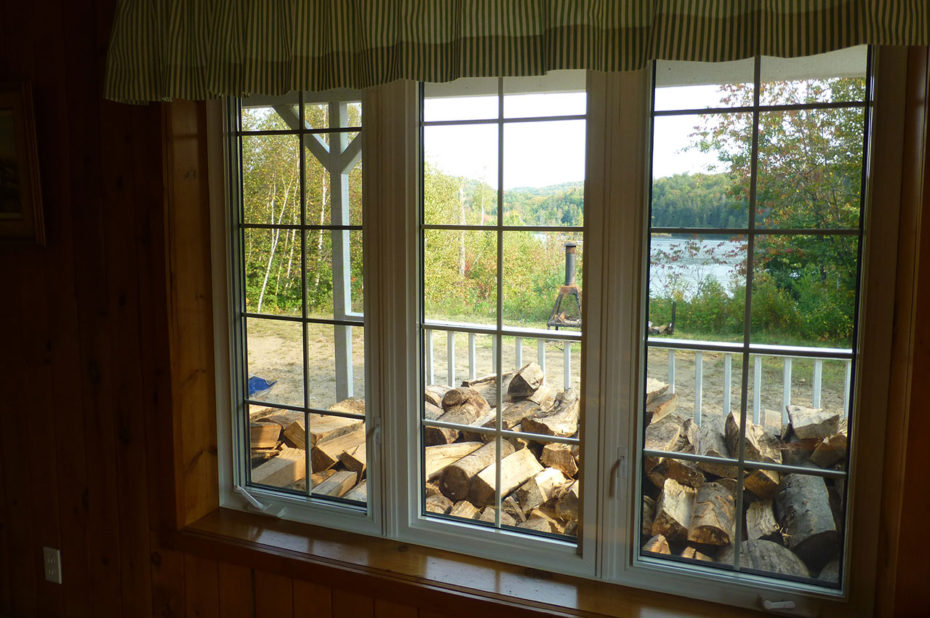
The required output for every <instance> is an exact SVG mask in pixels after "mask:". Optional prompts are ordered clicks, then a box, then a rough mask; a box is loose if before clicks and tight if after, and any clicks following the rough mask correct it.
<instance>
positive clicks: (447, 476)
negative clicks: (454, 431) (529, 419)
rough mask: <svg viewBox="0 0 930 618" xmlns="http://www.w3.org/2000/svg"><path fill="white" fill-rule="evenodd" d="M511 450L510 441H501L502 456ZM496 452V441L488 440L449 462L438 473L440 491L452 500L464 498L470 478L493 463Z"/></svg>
mask: <svg viewBox="0 0 930 618" xmlns="http://www.w3.org/2000/svg"><path fill="white" fill-rule="evenodd" d="M513 452H514V448H513V445H512V444H511V443H510V442H506V441H505V442H503V443H502V446H501V456H502V457H507V456H509V455H510V454H511V453H513ZM496 453H497V441H493V442H488V443H487V444H485V445H484V446H482V447H480V448H478V449H476V450H475V451H473V452H472V453H470V454H469V455H466V456H465V457H462V458H461V459H459V460H458V461H456V462H455V463H452V464H449V465H448V466H447V467H446V468H445V470H443V472H442V474H441V475H440V480H439V489H440V491H442V493H443V495H444V496H446V497H447V498H449V499H451V500H453V501H456V502H457V501H459V500H464V499H465V498H466V497H467V496H468V489H469V486H470V485H471V480H472V478H473V477H475V476H476V475H477V474H478V473H479V472H481V471H482V470H484V469H485V468H487V467H488V466H491V465H493V464H494V460H495V454H496Z"/></svg>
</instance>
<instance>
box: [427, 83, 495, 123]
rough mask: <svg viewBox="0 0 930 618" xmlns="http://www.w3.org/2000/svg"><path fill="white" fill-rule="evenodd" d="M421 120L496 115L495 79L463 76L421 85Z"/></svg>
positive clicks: (475, 117) (479, 118)
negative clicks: (422, 93)
mask: <svg viewBox="0 0 930 618" xmlns="http://www.w3.org/2000/svg"><path fill="white" fill-rule="evenodd" d="M423 90H424V100H423V120H424V121H425V122H432V121H439V120H446V121H448V120H483V119H490V118H497V117H498V97H497V78H496V77H487V78H477V79H476V78H473V77H469V78H464V79H457V80H455V81H451V82H446V83H442V84H424V85H423Z"/></svg>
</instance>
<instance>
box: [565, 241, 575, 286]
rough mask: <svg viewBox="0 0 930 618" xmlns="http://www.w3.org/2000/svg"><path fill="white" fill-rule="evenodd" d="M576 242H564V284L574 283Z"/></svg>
mask: <svg viewBox="0 0 930 618" xmlns="http://www.w3.org/2000/svg"><path fill="white" fill-rule="evenodd" d="M577 252H578V244H577V243H575V242H572V241H571V240H570V241H568V242H566V243H565V285H572V284H573V283H575V262H576V260H577Z"/></svg>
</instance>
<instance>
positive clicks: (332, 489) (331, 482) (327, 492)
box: [313, 470, 358, 498]
mask: <svg viewBox="0 0 930 618" xmlns="http://www.w3.org/2000/svg"><path fill="white" fill-rule="evenodd" d="M356 482H358V476H357V475H356V474H355V472H352V471H351V470H339V471H338V472H336V473H335V474H333V475H332V476H331V477H329V478H328V479H326V480H325V481H323V482H322V483H320V484H319V485H317V486H316V487H314V488H313V493H314V494H317V495H320V496H333V497H334V498H340V497H342V496H343V495H345V494H346V493H347V492H348V491H349V490H350V489H352V488H353V487H355V483H356Z"/></svg>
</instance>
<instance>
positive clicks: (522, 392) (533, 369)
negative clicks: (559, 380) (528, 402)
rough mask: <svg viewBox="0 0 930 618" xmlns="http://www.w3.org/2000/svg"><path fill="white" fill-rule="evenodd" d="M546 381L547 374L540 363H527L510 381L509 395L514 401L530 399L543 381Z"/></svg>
mask: <svg viewBox="0 0 930 618" xmlns="http://www.w3.org/2000/svg"><path fill="white" fill-rule="evenodd" d="M545 379H546V373H545V372H544V371H543V370H542V367H540V366H539V364H538V363H533V362H530V363H527V364H525V365H523V366H522V367H520V369H519V370H517V372H516V373H515V374H514V376H513V378H512V379H511V380H510V385H509V386H508V387H507V394H508V395H510V396H511V397H513V398H514V399H519V398H523V397H529V396H530V395H532V394H533V393H535V392H536V389H538V388H539V387H540V386H542V383H543V381H544V380H545Z"/></svg>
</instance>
